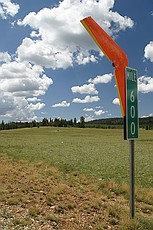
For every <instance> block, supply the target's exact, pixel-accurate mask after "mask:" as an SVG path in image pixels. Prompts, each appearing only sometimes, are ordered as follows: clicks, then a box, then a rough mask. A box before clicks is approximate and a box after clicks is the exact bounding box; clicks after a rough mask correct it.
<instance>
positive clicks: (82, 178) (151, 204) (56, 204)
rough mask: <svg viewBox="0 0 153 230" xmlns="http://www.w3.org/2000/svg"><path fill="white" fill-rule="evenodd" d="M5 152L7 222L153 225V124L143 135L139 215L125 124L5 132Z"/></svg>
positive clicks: (138, 145) (2, 186)
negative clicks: (132, 212) (132, 202)
mask: <svg viewBox="0 0 153 230" xmlns="http://www.w3.org/2000/svg"><path fill="white" fill-rule="evenodd" d="M0 156H1V165H0V166H1V173H0V179H1V180H0V201H1V211H0V227H1V225H2V227H3V228H4V229H61V230H62V229H72V230H73V229H85V230H87V229H97V230H98V229H143V230H144V229H153V190H152V187H153V167H152V157H153V131H150V130H140V137H139V139H138V140H136V141H135V183H136V218H135V220H133V221H131V220H130V219H129V142H128V141H124V140H123V131H122V130H117V129H114V130H110V129H105V130H103V129H87V128H86V129H79V128H55V127H54V128H53V127H46V128H32V129H18V130H10V131H1V132H0ZM30 181H31V182H30ZM21 213H22V215H21ZM29 226H30V227H29ZM47 226H49V227H47ZM3 228H2V229H3Z"/></svg>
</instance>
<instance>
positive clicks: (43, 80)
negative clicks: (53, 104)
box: [0, 61, 53, 121]
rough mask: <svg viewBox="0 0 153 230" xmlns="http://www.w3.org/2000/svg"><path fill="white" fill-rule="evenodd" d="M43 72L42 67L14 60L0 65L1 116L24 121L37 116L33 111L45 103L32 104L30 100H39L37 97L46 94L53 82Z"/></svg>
mask: <svg viewBox="0 0 153 230" xmlns="http://www.w3.org/2000/svg"><path fill="white" fill-rule="evenodd" d="M43 72H44V71H43V68H42V67H40V66H35V65H34V66H32V65H30V64H28V63H18V62H15V61H13V62H8V63H3V64H2V65H0V92H1V94H0V108H1V109H0V115H1V116H2V115H3V116H5V117H8V118H10V119H11V120H24V121H25V120H32V119H33V118H34V117H35V114H34V112H33V111H34V110H40V109H41V108H42V107H44V104H43V103H38V104H36V105H33V106H32V104H29V102H32V101H33V102H34V101H35V102H36V101H38V100H39V99H36V97H37V96H40V95H44V94H45V93H46V91H47V90H48V88H49V86H50V85H51V84H53V81H52V79H51V78H49V77H47V76H46V75H45V74H44V73H43ZM27 97H28V98H27ZM30 97H32V98H33V99H32V98H31V99H30ZM26 98H27V99H26Z"/></svg>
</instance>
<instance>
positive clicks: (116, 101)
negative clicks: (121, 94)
mask: <svg viewBox="0 0 153 230" xmlns="http://www.w3.org/2000/svg"><path fill="white" fill-rule="evenodd" d="M112 103H113V104H114V105H120V100H119V98H114V100H113V101H112Z"/></svg>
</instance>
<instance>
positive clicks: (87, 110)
mask: <svg viewBox="0 0 153 230" xmlns="http://www.w3.org/2000/svg"><path fill="white" fill-rule="evenodd" d="M83 111H85V112H92V111H94V109H93V108H84V109H83Z"/></svg>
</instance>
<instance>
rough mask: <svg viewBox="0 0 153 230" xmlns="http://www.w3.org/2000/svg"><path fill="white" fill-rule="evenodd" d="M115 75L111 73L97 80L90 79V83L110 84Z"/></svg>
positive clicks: (96, 78) (98, 77)
mask: <svg viewBox="0 0 153 230" xmlns="http://www.w3.org/2000/svg"><path fill="white" fill-rule="evenodd" d="M112 77H113V75H112V74H111V73H109V74H104V75H102V76H97V77H95V78H90V79H89V80H88V82H89V83H93V84H99V83H108V82H110V81H111V80H112Z"/></svg>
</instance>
